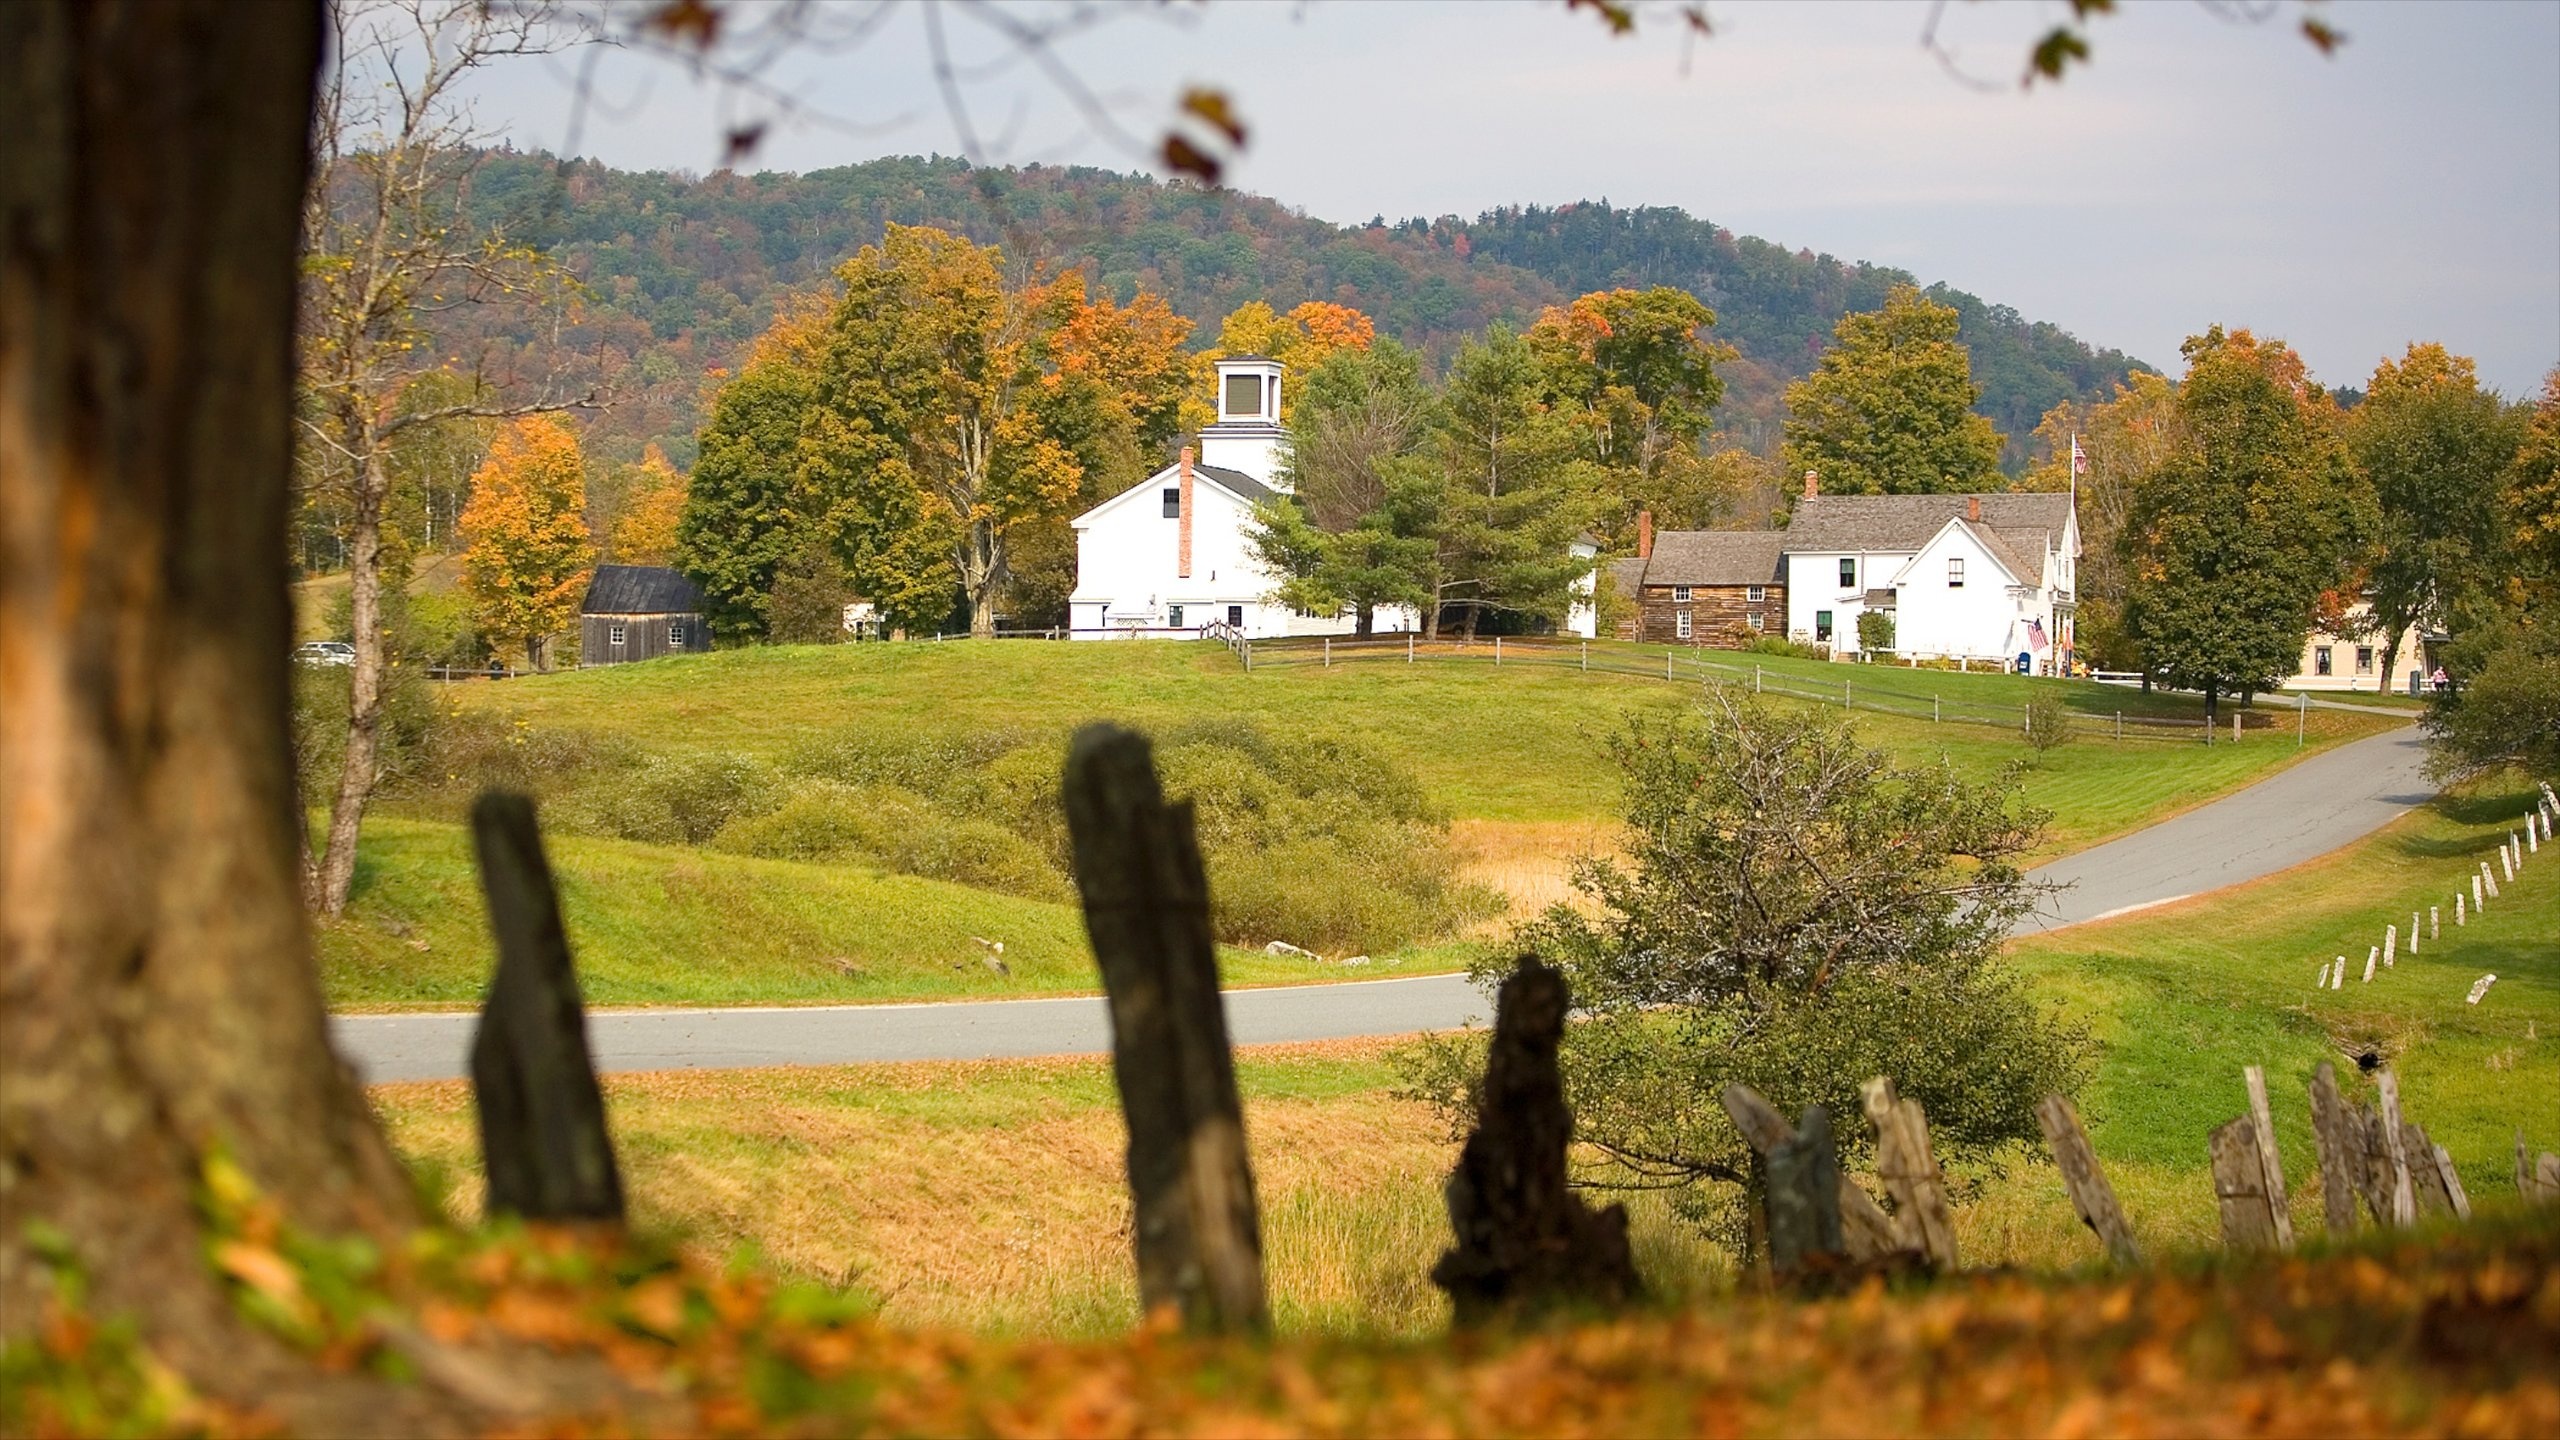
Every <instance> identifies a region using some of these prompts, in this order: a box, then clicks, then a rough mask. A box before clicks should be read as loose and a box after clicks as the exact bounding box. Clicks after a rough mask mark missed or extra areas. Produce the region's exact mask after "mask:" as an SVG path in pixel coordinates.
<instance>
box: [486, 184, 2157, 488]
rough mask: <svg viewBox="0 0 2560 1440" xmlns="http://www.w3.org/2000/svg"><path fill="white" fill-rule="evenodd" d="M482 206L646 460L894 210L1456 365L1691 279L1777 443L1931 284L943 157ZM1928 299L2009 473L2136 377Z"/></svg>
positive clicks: (1655, 242) (1620, 220)
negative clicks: (1487, 332)
mask: <svg viewBox="0 0 2560 1440" xmlns="http://www.w3.org/2000/svg"><path fill="white" fill-rule="evenodd" d="M472 203H473V206H474V208H475V209H476V210H477V211H478V212H479V213H478V215H477V216H476V217H475V218H477V219H479V220H482V221H499V222H503V224H504V225H505V227H506V230H507V232H508V234H509V236H510V238H511V239H513V240H515V241H517V242H520V243H530V244H535V245H540V246H544V247H547V248H553V249H556V250H557V251H559V252H560V253H561V254H562V256H563V257H564V258H565V259H566V261H567V263H568V264H569V266H570V268H571V269H572V270H573V271H574V272H575V273H576V274H578V275H579V276H580V277H581V278H582V279H583V280H584V281H585V282H586V284H587V286H588V288H589V291H590V292H591V293H590V297H589V299H588V300H587V302H586V303H585V305H584V306H583V307H582V308H581V310H580V312H579V313H578V314H577V315H575V316H574V317H572V318H571V321H570V323H569V324H568V326H567V327H566V328H565V329H564V331H563V332H562V339H563V340H564V342H566V346H567V350H568V357H567V358H566V360H565V361H562V362H559V363H562V364H564V365H565V366H566V367H567V368H568V369H569V370H570V371H571V372H572V378H575V379H579V380H589V379H593V378H598V377H603V378H608V379H610V381H611V383H612V387H613V390H614V393H615V394H616V396H617V399H618V402H619V403H618V404H617V405H616V407H615V408H614V410H613V411H612V412H610V413H608V414H607V415H606V416H605V417H604V418H603V419H602V420H601V421H600V422H599V424H598V426H597V430H596V433H595V434H594V435H593V436H592V437H591V441H590V448H591V451H593V452H594V453H596V454H598V455H600V456H603V457H605V458H614V459H628V458H633V457H636V456H637V454H638V453H639V450H640V447H641V446H642V445H643V444H644V443H645V442H647V441H650V440H657V441H659V442H661V443H662V444H664V445H665V446H666V448H667V450H668V451H669V453H670V454H671V455H673V456H675V458H676V459H677V461H678V463H680V464H686V465H689V464H690V463H691V437H692V432H693V431H694V429H695V428H696V426H697V425H698V424H699V422H700V419H701V415H702V411H703V404H704V398H705V394H706V391H707V386H706V384H705V381H706V379H707V378H708V377H709V376H710V374H711V373H712V372H714V371H719V370H724V369H725V368H727V367H728V366H729V365H730V364H731V363H732V361H733V359H734V357H735V356H736V355H737V354H738V353H739V351H740V349H741V347H742V346H743V345H744V344H745V342H747V341H748V340H750V339H752V338H753V337H754V336H755V335H756V334H758V333H759V332H761V331H762V330H763V329H764V328H765V326H766V325H767V324H768V323H769V322H770V321H771V320H772V318H773V315H774V313H775V311H776V309H777V308H778V307H779V306H780V305H781V304H782V303H783V301H784V300H785V299H786V298H787V295H788V294H789V292H791V291H794V290H802V289H812V288H822V287H823V285H824V283H825V280H826V277H827V275H828V273H829V271H831V270H832V269H833V267H834V266H835V265H836V264H837V263H838V262H840V261H841V260H843V259H844V258H846V257H847V256H849V255H851V254H852V253H853V252H854V251H855V250H857V249H859V248H860V247H861V246H863V245H865V244H868V243H871V242H873V241H876V240H877V239H879V238H880V235H881V231H882V229H883V227H884V226H885V225H886V224H887V223H888V222H890V221H897V222H900V223H905V224H927V225H934V226H938V227H941V228H944V229H949V230H954V231H958V232H961V233H965V234H967V235H968V236H970V237H971V238H973V239H976V240H979V241H981V242H993V243H998V244H1001V245H1003V246H1004V248H1005V251H1006V254H1007V255H1008V257H1010V258H1011V259H1012V260H1014V261H1015V262H1017V263H1030V264H1035V265H1040V266H1044V267H1050V268H1056V267H1061V266H1065V265H1069V264H1075V265H1081V266H1084V267H1085V268H1086V269H1087V270H1088V272H1089V273H1090V274H1091V275H1092V276H1093V277H1094V278H1095V279H1096V280H1098V281H1099V282H1100V284H1101V285H1102V286H1104V287H1106V288H1108V289H1109V290H1110V291H1111V292H1112V293H1113V294H1114V295H1115V296H1117V297H1118V298H1121V299H1123V300H1125V299H1126V298H1128V296H1129V295H1130V294H1132V293H1133V292H1134V291H1136V290H1137V289H1139V288H1140V287H1144V288H1146V289H1150V290H1153V291H1156V292H1157V293H1159V294H1161V295H1163V296H1164V297H1165V298H1166V299H1167V300H1168V301H1169V302H1170V303H1171V304H1172V306H1173V307H1174V308H1175V309H1176V310H1177V311H1179V312H1180V313H1182V314H1183V315H1185V316H1188V317H1190V318H1191V319H1192V320H1194V321H1196V322H1199V323H1200V324H1202V325H1203V326H1204V327H1208V328H1209V329H1211V330H1214V327H1215V326H1216V324H1217V321H1218V319H1219V318H1220V317H1221V316H1223V315H1225V314H1226V313H1227V312H1228V311H1230V310H1232V309H1234V308H1235V307H1236V306H1238V305H1240V304H1243V303H1244V302H1246V301H1248V300H1265V301H1268V302H1270V303H1271V304H1273V305H1274V306H1277V307H1279V308H1281V309H1283V310H1285V309H1287V308H1288V307H1290V306H1293V305H1295V304H1297V303H1298V302H1300V301H1302V300H1310V299H1315V300H1330V301H1334V302H1337V303H1340V304H1345V305H1350V306H1354V307H1356V308H1358V309H1360V310H1363V311H1365V312H1367V313H1368V314H1370V315H1371V316H1373V317H1374V318H1375V319H1376V321H1377V323H1378V328H1379V330H1380V331H1381V332H1382V333H1385V334H1390V335H1394V336H1396V337H1397V338H1399V339H1401V340H1404V341H1405V342H1407V343H1409V344H1412V345H1414V346H1416V347H1417V348H1419V349H1421V350H1422V351H1423V352H1424V353H1425V354H1426V355H1427V356H1429V357H1431V358H1432V359H1433V360H1434V361H1435V362H1436V361H1438V360H1441V359H1445V358H1446V357H1447V355H1448V354H1449V353H1450V352H1451V351H1452V350H1454V348H1455V347H1456V344H1457V341H1458V338H1459V337H1460V336H1462V335H1465V334H1469V333H1472V332H1479V331H1481V330H1483V329H1484V328H1485V327H1486V326H1487V325H1489V324H1492V323H1494V322H1496V321H1503V322H1508V323H1511V324H1516V325H1525V324H1526V323H1528V321H1530V320H1531V319H1533V318H1535V316H1536V314H1537V312H1538V311H1539V310H1540V309H1541V308H1542V307H1544V306H1547V305H1550V304H1554V303H1557V302H1559V301H1562V300H1569V299H1571V298H1572V297H1573V296H1575V295H1578V294H1581V293H1583V292H1585V291H1589V290H1595V289H1605V288H1609V287H1611V286H1617V285H1634V286H1643V285H1655V284H1665V285H1676V286H1679V287H1681V288H1683V289H1687V290H1691V291H1694V292H1695V293H1696V294H1698V295H1699V296H1700V297H1702V298H1703V299H1705V300H1706V301H1707V302H1708V303H1709V304H1710V305H1712V306H1713V307H1714V309H1715V311H1716V316H1717V326H1716V330H1717V334H1718V335H1719V336H1721V338H1723V339H1724V340H1725V341H1726V342H1728V343H1730V344H1732V345H1734V346H1735V347H1737V348H1738V349H1739V350H1740V352H1741V357H1740V358H1739V359H1738V360H1736V361H1733V362H1731V363H1729V364H1728V365H1727V366H1726V367H1725V373H1726V379H1727V382H1728V389H1727V392H1726V398H1725V402H1724V405H1723V408H1722V410H1721V411H1720V412H1719V414H1718V417H1717V423H1718V427H1719V429H1720V431H1721V432H1722V433H1723V434H1724V435H1725V436H1726V437H1727V438H1728V439H1730V440H1732V441H1734V442H1736V443H1740V444H1743V445H1747V446H1750V447H1752V448H1754V449H1760V450H1764V451H1769V450H1774V448H1775V446H1776V443H1777V438H1778V437H1777V422H1778V419H1779V417H1780V415H1781V414H1782V411H1783V401H1782V392H1783V390H1784V388H1785V386H1786V384H1787V382H1788V381H1790V380H1792V379H1794V378H1796V377H1798V376H1800V375H1802V374H1804V373H1805V372H1806V371H1807V370H1809V369H1810V368H1811V367H1812V364H1813V361H1814V359H1815V358H1816V357H1817V356H1818V355H1819V354H1820V352H1821V349H1822V347H1823V345H1824V344H1825V343H1826V342H1827V341H1828V339H1829V337H1830V334H1831V330H1832V326H1833V324H1834V323H1835V322H1836V321H1837V320H1838V319H1839V317H1840V316H1841V315H1842V314H1843V313H1845V312H1847V311H1850V310H1863V309H1871V308H1874V307H1876V306H1878V305H1880V304H1882V303H1883V299H1884V294H1885V291H1886V289H1887V287H1889V286H1890V285H1892V284H1894V283H1895V282H1897V281H1904V280H1909V279H1911V278H1912V277H1910V276H1908V275H1906V274H1904V273H1903V272H1901V271H1898V270H1890V269H1884V268H1880V267H1876V266H1872V265H1865V264H1847V263H1843V262H1841V261H1839V260H1836V259H1833V258H1832V257H1830V256H1828V255H1815V254H1813V253H1811V252H1809V251H1801V250H1788V249H1786V248H1784V247H1782V246H1779V245H1776V244H1772V243H1770V242H1767V241H1763V240H1758V239H1754V238H1751V237H1748V236H1736V235H1735V234H1734V233H1733V232H1731V231H1730V230H1725V229H1722V228H1719V227H1717V226H1715V225H1713V224H1710V223H1709V222H1707V221H1704V220H1701V219H1697V218H1695V217H1693V216H1690V215H1688V214H1687V213H1685V212H1683V211H1680V210H1677V209H1670V208H1664V207H1649V208H1643V209H1633V210H1629V209H1619V208H1615V207H1612V206H1611V205H1609V204H1608V203H1607V202H1605V201H1602V202H1598V203H1590V202H1584V203H1577V204H1570V205H1561V206H1556V207H1553V208H1546V207H1536V206H1532V207H1528V208H1507V209H1502V210H1497V211H1492V212H1488V213H1487V214H1485V215H1483V216H1480V217H1478V218H1477V219H1475V220H1472V221H1464V220H1460V219H1458V218H1457V217H1455V216H1443V217H1441V218H1439V219H1436V220H1423V219H1419V218H1416V219H1409V220H1404V221H1400V222H1388V221H1385V220H1383V219H1380V220H1377V221H1373V222H1371V223H1370V224H1368V225H1365V226H1352V227H1342V226H1335V225H1331V224H1328V223H1326V222H1324V221H1321V220H1315V219H1310V218H1308V217H1307V216H1304V215H1301V214H1297V213H1295V212H1292V211H1291V210H1289V209H1287V208H1286V207H1284V206H1282V205H1280V204H1278V203H1276V202H1273V201H1271V200H1267V199H1263V198H1260V197H1257V196H1250V195H1238V194H1230V193H1213V192H1206V191H1202V190H1199V189H1197V188H1193V187H1189V186H1176V185H1167V184H1163V183H1159V182H1157V181H1153V180H1149V179H1146V178H1144V177H1139V176H1129V175H1121V174H1116V173H1113V172H1110V171H1104V170H1093V169H1082V168H1077V169H1059V168H1054V167H1034V168H1031V169H1027V170H977V169H972V168H971V167H969V166H968V165H966V164H965V163H963V162H961V161H958V160H948V159H915V158H896V159H886V160H876V161H872V162H869V163H867V164H862V165H854V166H847V167H844V168H842V169H835V170H822V171H815V172H811V173H808V174H803V175H791V174H776V173H764V174H755V175H739V174H732V173H722V174H716V175H712V176H708V177H704V178H700V179H694V178H690V177H685V176H680V175H670V174H665V173H654V172H653V173H638V172H631V171H621V170H614V169H611V168H609V167H606V166H603V165H600V164H595V163H591V162H583V161H581V162H575V163H571V164H566V165H563V164H561V163H559V162H557V161H555V160H553V159H551V158H550V157H548V156H542V155H531V154H519V153H514V152H503V153H497V154H492V155H490V156H489V157H488V158H487V163H486V164H485V165H484V166H483V167H482V168H481V169H480V171H479V174H478V176H477V178H476V180H475V182H474V190H473V194H472ZM1930 293H1931V294H1932V295H1933V296H1934V297H1935V298H1936V299H1938V300H1940V301H1941V302H1943V303H1946V304H1950V305H1953V306H1955V307H1956V308H1957V309H1958V310H1959V311H1960V312H1961V314H1962V315H1963V319H1964V329H1963V338H1964V341H1965V343H1966V344H1967V345H1968V346H1969V347H1970V348H1971V350H1972V354H1973V373H1974V376H1975V378H1976V379H1977V381H1979V382H1980V384H1981V385H1982V389H1983V396H1982V403H1981V406H1980V409H1981V411H1982V413H1984V414H1985V415H1987V416H1989V417H1990V418H1991V419H1992V420H1993V422H1994V423H1995V424H1997V425H1998V426H1999V427H2000V428H2001V430H2002V431H2003V432H2004V433H2005V434H2007V435H2008V436H2009V437H2010V449H2009V453H2008V455H2007V457H2006V460H2007V463H2008V464H2009V466H2010V468H2012V469H2013V470H2014V469H2015V468H2017V466H2018V465H2019V463H2020V462H2021V461H2022V460H2023V455H2024V452H2023V448H2022V447H2023V443H2024V441H2025V439H2026V436H2027V434H2028V432H2029V431H2030V430H2032V429H2033V428H2034V426H2035V423H2036V420H2037V418H2038V417H2039V416H2040V415H2041V414H2043V412H2044V411H2045V410H2046V409H2047V408H2049V407H2050V406H2052V405H2053V404H2055V403H2057V402H2059V401H2061V400H2065V399H2069V398H2073V397H2083V398H2101V397H2103V395H2104V394H2105V393H2106V392H2107V390H2108V389H2109V388H2110V387H2111V385H2112V383H2113V382H2114V381H2115V380H2117V379H2119V378H2121V377H2122V376H2123V375H2124V374H2125V373H2126V372H2127V371H2128V370H2129V369H2135V368H2141V367H2140V366H2139V364H2138V362H2135V361H2133V360H2130V359H2129V358H2128V357H2126V356H2124V355H2122V354H2121V353H2119V352H2116V351H2113V350H2093V349H2092V348H2091V347H2089V346H2088V345H2086V344H2084V343H2083V342H2081V341H2079V340H2077V339H2075V338H2074V337H2072V336H2070V335H2068V334H2066V333H2064V332H2062V331H2061V330H2059V329H2056V328H2055V327H2053V326H2051V325H2045V324H2035V323H2031V322H2029V321H2027V320H2026V319H2024V318H2023V317H2021V316H2020V315H2018V314H2017V312H2015V311H2013V310H2011V309H2009V308H2007V307H2006V306H2001V305H1994V304H1990V303H1988V302H1985V301H1983V300H1980V299H1978V298H1976V297H1974V296H1972V295H1968V294H1965V293H1964V292H1962V291H1955V290H1948V289H1946V288H1944V287H1935V288H1933V289H1932V290H1931V292H1930ZM456 313H457V315H466V316H467V315H468V314H469V313H471V312H469V311H467V310H466V311H460V312H456ZM492 313H495V312H492ZM445 338H446V339H447V340H448V341H449V342H450V344H451V346H452V348H453V350H454V352H455V354H456V356H457V357H458V358H461V359H463V360H464V362H465V363H471V362H472V361H474V360H476V361H477V362H478V363H480V364H482V365H485V366H487V367H489V368H490V369H491V371H492V372H493V373H496V374H499V375H501V376H502V377H503V376H513V375H522V374H527V373H529V372H530V369H531V368H532V367H533V366H535V365H537V364H540V365H543V366H546V367H547V366H548V365H549V364H550V363H552V362H548V361H537V360H536V359H535V354H536V352H534V351H533V350H532V349H531V348H530V347H529V344H528V342H530V341H531V340H532V339H533V338H534V337H533V335H532V332H531V331H530V330H529V329H527V328H524V327H523V326H522V325H521V323H520V322H519V323H518V325H517V328H515V329H513V330H512V331H509V332H502V333H491V334H469V333H452V334H448V335H447V336H446V337H445Z"/></svg>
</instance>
